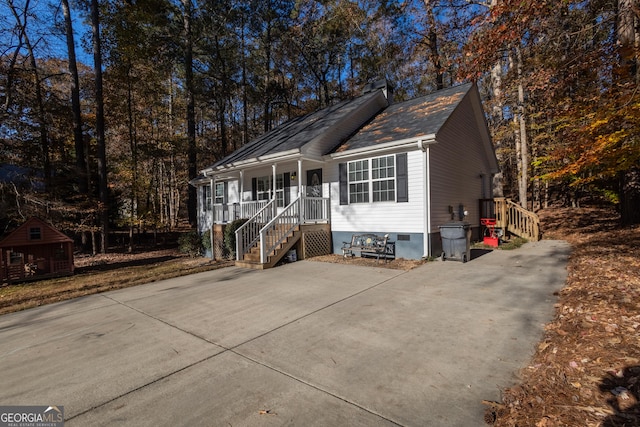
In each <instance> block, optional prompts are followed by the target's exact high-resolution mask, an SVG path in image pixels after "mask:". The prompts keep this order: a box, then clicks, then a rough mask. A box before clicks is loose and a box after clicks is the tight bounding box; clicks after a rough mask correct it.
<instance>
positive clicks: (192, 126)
mask: <svg viewBox="0 0 640 427" xmlns="http://www.w3.org/2000/svg"><path fill="white" fill-rule="evenodd" d="M182 5H183V8H184V11H183V24H184V43H185V46H184V69H185V86H186V90H187V157H188V165H187V169H188V173H189V180H192V179H194V178H195V177H196V176H197V174H198V166H197V147H196V116H195V94H194V84H193V40H192V34H191V18H192V12H193V11H192V9H193V4H192V3H191V0H182ZM188 192H189V197H188V201H187V212H188V213H189V223H190V224H191V225H192V226H195V225H196V221H197V217H196V214H197V212H196V210H197V205H198V200H197V197H198V195H197V193H196V188H195V187H194V186H192V185H190V186H189V190H188Z"/></svg>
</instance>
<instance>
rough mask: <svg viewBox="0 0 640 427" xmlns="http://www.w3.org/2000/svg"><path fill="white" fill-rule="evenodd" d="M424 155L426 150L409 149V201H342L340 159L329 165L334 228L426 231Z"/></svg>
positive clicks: (375, 230) (400, 231)
mask: <svg viewBox="0 0 640 427" xmlns="http://www.w3.org/2000/svg"><path fill="white" fill-rule="evenodd" d="M423 156H424V153H423V152H422V151H418V150H415V151H410V152H409V153H408V156H407V172H408V176H409V181H408V192H409V201H408V202H406V203H350V204H348V205H340V197H339V194H340V184H339V176H338V163H339V162H337V161H336V162H335V163H333V164H332V166H331V167H328V168H326V169H325V171H326V174H327V177H326V179H327V180H329V181H330V182H331V188H330V190H331V229H332V230H333V231H348V232H354V231H369V232H382V231H385V230H388V231H393V232H398V233H422V232H423V230H424V222H425V216H424V213H423V212H424V210H423V207H424V198H425V191H424V186H423V185H422V182H423V175H424V173H423V165H424V161H423ZM363 157H364V156H363ZM383 157H384V156H383ZM361 160H364V159H361Z"/></svg>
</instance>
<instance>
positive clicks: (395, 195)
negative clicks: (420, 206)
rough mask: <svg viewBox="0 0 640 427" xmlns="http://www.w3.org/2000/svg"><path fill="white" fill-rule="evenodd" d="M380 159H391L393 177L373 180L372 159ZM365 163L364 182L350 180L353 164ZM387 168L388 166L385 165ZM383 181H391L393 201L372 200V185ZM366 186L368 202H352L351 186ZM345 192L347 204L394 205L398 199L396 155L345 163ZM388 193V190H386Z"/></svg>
mask: <svg viewBox="0 0 640 427" xmlns="http://www.w3.org/2000/svg"><path fill="white" fill-rule="evenodd" d="M382 158H391V159H392V160H391V162H392V163H391V165H392V167H393V177H391V178H389V177H384V178H375V179H374V178H373V160H374V159H382ZM363 161H364V162H366V164H367V179H366V180H354V181H352V180H351V173H350V171H351V165H352V164H353V163H357V162H363ZM387 168H388V164H387ZM383 181H393V199H389V200H374V197H373V196H374V192H373V183H374V182H383ZM360 183H362V184H366V185H367V194H368V196H367V197H368V200H367V201H363V202H360V201H353V200H352V197H351V196H352V193H351V185H352V184H360ZM347 190H348V191H349V204H352V203H353V204H367V203H368V204H371V203H396V201H397V199H398V171H397V170H396V155H395V154H391V155H384V156H375V157H368V158H365V159H358V160H352V161H350V162H347ZM387 191H388V190H387Z"/></svg>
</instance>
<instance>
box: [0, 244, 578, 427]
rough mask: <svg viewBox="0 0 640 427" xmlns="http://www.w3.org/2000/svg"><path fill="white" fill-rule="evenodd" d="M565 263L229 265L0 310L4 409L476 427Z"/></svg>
mask: <svg viewBox="0 0 640 427" xmlns="http://www.w3.org/2000/svg"><path fill="white" fill-rule="evenodd" d="M568 254H569V246H568V245H567V244H566V243H564V242H559V241H542V242H537V243H529V244H527V245H525V246H524V247H522V248H520V249H518V250H515V251H494V252H491V253H488V254H486V255H483V256H481V257H478V258H476V259H474V260H472V261H470V262H468V263H466V264H462V263H459V262H455V261H446V262H440V261H436V262H431V263H427V264H425V265H424V266H422V267H420V268H417V269H414V270H411V271H408V272H404V271H396V270H389V269H384V268H371V267H358V266H346V265H338V264H326V263H318V262H309V261H302V262H297V263H293V264H289V265H285V266H282V267H278V268H275V269H271V270H265V271H249V270H242V269H238V268H226V269H222V270H217V271H212V272H206V273H200V274H195V275H192V276H186V277H182V278H177V279H171V280H167V281H163V282H158V283H153V284H149V285H145V286H138V287H134V288H129V289H123V290H119V291H113V292H108V293H103V294H99V295H93V296H89V297H84V298H80V299H76V300H73V301H66V302H61V303H57V304H52V305H48V306H44V307H39V308H35V309H31V310H26V311H23V312H19V313H14V314H9V315H5V316H0V378H1V381H0V405H9V404H12V405H62V406H64V409H65V418H66V420H67V421H66V425H68V426H103V425H116V426H118V425H120V426H165V425H166V426H176V425H189V426H227V425H232V426H280V425H295V426H312V425H317V426H346V425H349V426H374V425H375V426H378V425H381V426H382V425H403V426H465V427H466V426H482V425H484V423H483V420H482V417H483V411H484V407H483V405H482V404H481V401H482V400H483V399H487V400H499V399H500V390H501V389H503V388H504V387H508V386H510V385H512V384H513V383H514V382H516V381H517V378H516V377H515V374H516V373H517V371H518V370H519V369H520V368H522V367H524V366H526V363H527V361H528V360H529V358H530V356H531V355H532V352H533V350H534V348H535V345H536V343H537V342H538V340H539V339H540V337H541V333H542V327H543V324H544V323H546V322H548V321H549V320H550V319H551V316H552V315H553V304H554V302H555V297H554V296H553V293H554V292H555V291H558V290H559V289H561V287H562V286H563V284H564V281H565V277H566V261H567V257H568Z"/></svg>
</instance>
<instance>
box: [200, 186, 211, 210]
mask: <svg viewBox="0 0 640 427" xmlns="http://www.w3.org/2000/svg"><path fill="white" fill-rule="evenodd" d="M202 210H203V211H210V210H211V186H210V185H203V186H202Z"/></svg>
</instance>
